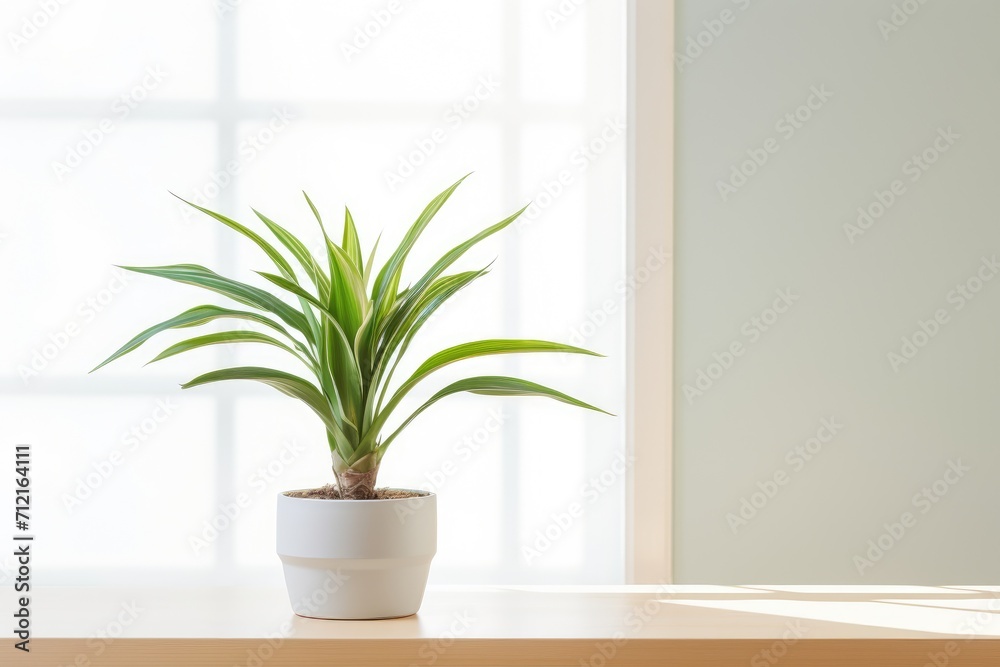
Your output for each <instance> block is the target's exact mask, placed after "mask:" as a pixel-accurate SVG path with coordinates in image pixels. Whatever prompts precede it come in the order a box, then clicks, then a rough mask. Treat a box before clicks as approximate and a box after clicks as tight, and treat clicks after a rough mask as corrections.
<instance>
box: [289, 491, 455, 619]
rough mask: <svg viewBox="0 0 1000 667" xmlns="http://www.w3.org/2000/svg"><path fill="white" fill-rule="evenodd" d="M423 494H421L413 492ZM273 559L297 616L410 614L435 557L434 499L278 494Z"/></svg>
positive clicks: (394, 616)
mask: <svg viewBox="0 0 1000 667" xmlns="http://www.w3.org/2000/svg"><path fill="white" fill-rule="evenodd" d="M420 493H423V492H420ZM277 528H278V539H277V548H278V549H277V550H278V557H279V558H281V563H282V566H283V567H284V570H285V584H286V586H287V587H288V597H289V600H290V601H291V603H292V609H293V610H294V611H295V613H296V614H298V615H299V616H308V617H312V618H337V619H375V618H396V617H399V616H409V615H410V614H415V613H416V612H417V610H418V609H419V608H420V603H421V601H422V600H423V597H424V588H425V587H426V585H427V572H428V570H429V569H430V565H431V559H432V558H433V557H434V554H435V553H436V552H437V496H435V494H433V493H428V494H424V495H422V496H420V497H416V498H398V499H390V500H322V499H316V498H292V497H289V496H287V495H285V494H284V493H280V494H278V521H277Z"/></svg>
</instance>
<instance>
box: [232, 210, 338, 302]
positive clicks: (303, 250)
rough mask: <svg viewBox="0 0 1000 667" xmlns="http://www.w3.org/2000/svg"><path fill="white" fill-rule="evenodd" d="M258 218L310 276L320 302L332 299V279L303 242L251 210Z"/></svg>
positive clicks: (261, 214) (256, 211)
mask: <svg viewBox="0 0 1000 667" xmlns="http://www.w3.org/2000/svg"><path fill="white" fill-rule="evenodd" d="M251 210H252V211H253V212H254V213H255V214H256V215H257V217H258V218H260V219H261V222H263V223H264V224H265V225H267V228H268V229H270V230H271V233H272V234H274V236H275V238H277V239H278V240H279V241H280V242H281V244H282V245H284V246H285V247H286V248H288V250H289V252H291V253H292V255H293V256H294V257H295V259H296V260H297V261H298V262H299V264H300V265H301V266H302V268H303V269H304V270H305V272H306V275H307V276H309V280H311V281H312V283H313V285H315V286H316V289H317V290H318V292H319V297H320V300H322V301H324V302H325V301H327V300H328V299H329V298H330V296H329V295H330V279H329V278H327V276H326V274H325V273H323V271H322V269H320V267H319V264H318V263H317V262H316V258H315V257H313V254H312V252H310V250H309V248H308V247H306V245H305V244H304V243H302V241H300V240H299V239H298V238H297V237H296V236H295V235H294V234H292V233H291V232H290V231H288V230H287V229H285V228H284V227H282V226H281V225H279V224H278V223H276V222H275V221H274V220H271V219H270V218H269V217H267V216H266V215H264V214H263V213H261V212H260V211H258V210H257V209H251Z"/></svg>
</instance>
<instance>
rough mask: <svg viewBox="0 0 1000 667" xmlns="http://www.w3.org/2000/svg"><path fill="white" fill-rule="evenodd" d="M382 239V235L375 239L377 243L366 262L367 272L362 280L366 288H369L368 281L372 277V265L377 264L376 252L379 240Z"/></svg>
mask: <svg viewBox="0 0 1000 667" xmlns="http://www.w3.org/2000/svg"><path fill="white" fill-rule="evenodd" d="M381 240H382V237H381V236H379V237H378V238H377V239H375V245H373V246H372V251H371V253H369V255H368V263H367V264H365V272H364V275H363V276H362V282H363V283H364V286H365V289H366V290H367V289H368V281H369V280H370V279H371V275H372V267H373V266H375V252H376V251H377V250H378V242H379V241H381Z"/></svg>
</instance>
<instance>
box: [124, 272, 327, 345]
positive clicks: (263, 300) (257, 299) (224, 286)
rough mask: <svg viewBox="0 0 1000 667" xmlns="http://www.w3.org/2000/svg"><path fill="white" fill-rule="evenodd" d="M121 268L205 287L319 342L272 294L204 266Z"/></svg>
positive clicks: (301, 317) (302, 319) (302, 318)
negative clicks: (268, 314) (272, 316)
mask: <svg viewBox="0 0 1000 667" xmlns="http://www.w3.org/2000/svg"><path fill="white" fill-rule="evenodd" d="M119 268H122V269H125V270H127V271H133V272H135V273H143V274H146V275H150V276H157V277H159V278H166V279H168V280H173V281H175V282H179V283H184V284H186V285H194V286H196V287H202V288H204V289H207V290H210V291H213V292H216V293H218V294H222V295H224V296H227V297H229V298H230V299H233V300H235V301H238V302H240V303H243V304H246V305H248V306H253V307H255V308H259V309H261V310H265V311H267V312H270V313H274V314H275V315H277V316H278V317H279V318H280V319H281V320H282V321H284V322H285V324H288V325H289V326H291V327H292V328H293V329H296V330H298V331H299V332H301V333H302V335H304V336H305V337H306V339H307V340H308V341H309V342H310V343H315V340H314V339H313V334H312V330H311V329H310V327H309V323H308V321H307V320H306V318H305V315H303V314H302V313H300V312H299V311H297V310H295V309H294V308H292V307H291V306H289V305H288V304H287V303H285V302H284V301H282V300H281V299H279V298H278V297H276V296H274V295H273V294H270V293H269V292H265V291H264V290H262V289H259V288H257V287H252V286H250V285H246V284H244V283H241V282H238V281H236V280H231V279H230V278H226V277H224V276H220V275H219V274H217V273H215V272H214V271H211V270H209V269H206V268H205V267H204V266H198V265H197V264H174V265H172V266H122V267H119Z"/></svg>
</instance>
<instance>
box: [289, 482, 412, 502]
mask: <svg viewBox="0 0 1000 667" xmlns="http://www.w3.org/2000/svg"><path fill="white" fill-rule="evenodd" d="M285 495H286V496H288V497H289V498H318V499H320V500H340V492H339V491H338V490H337V487H336V486H334V485H333V484H327V485H326V486H321V487H319V488H318V489H305V490H304V491H286V492H285ZM426 495H427V493H426V492H424V491H410V490H407V489H375V497H374V498H372V499H371V500H397V499H400V498H419V497H421V496H426Z"/></svg>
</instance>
